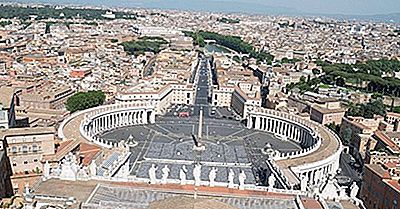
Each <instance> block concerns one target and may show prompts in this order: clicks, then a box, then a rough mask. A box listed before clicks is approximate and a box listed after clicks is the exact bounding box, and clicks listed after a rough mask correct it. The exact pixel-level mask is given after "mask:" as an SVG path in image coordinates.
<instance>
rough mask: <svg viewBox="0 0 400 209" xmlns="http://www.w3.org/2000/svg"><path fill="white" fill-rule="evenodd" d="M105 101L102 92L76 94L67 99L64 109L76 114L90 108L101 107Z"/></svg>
mask: <svg viewBox="0 0 400 209" xmlns="http://www.w3.org/2000/svg"><path fill="white" fill-rule="evenodd" d="M105 99H106V96H105V94H104V93H103V92H102V91H100V90H99V91H88V92H78V93H76V94H74V95H73V96H71V97H70V98H68V100H67V103H66V107H67V110H68V111H71V112H76V111H79V110H85V109H88V108H91V107H96V106H99V105H102V104H103V103H104V101H105Z"/></svg>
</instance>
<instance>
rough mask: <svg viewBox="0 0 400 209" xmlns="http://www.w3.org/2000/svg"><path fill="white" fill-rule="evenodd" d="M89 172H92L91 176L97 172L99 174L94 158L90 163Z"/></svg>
mask: <svg viewBox="0 0 400 209" xmlns="http://www.w3.org/2000/svg"><path fill="white" fill-rule="evenodd" d="M89 173H90V176H96V174H97V165H96V163H95V162H94V160H92V162H91V163H90V165H89Z"/></svg>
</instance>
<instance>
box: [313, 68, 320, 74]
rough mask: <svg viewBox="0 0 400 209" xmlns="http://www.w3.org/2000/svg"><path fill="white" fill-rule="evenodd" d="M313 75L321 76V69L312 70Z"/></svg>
mask: <svg viewBox="0 0 400 209" xmlns="http://www.w3.org/2000/svg"><path fill="white" fill-rule="evenodd" d="M312 73H313V74H314V75H319V74H321V71H320V70H319V69H317V68H314V69H312Z"/></svg>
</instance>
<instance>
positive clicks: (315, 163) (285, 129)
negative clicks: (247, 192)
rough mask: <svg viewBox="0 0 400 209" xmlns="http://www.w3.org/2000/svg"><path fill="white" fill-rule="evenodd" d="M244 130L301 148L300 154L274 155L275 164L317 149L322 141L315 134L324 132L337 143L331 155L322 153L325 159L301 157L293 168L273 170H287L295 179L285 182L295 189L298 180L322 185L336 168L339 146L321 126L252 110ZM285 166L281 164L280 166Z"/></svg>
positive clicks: (271, 111) (269, 111) (266, 111)
mask: <svg viewBox="0 0 400 209" xmlns="http://www.w3.org/2000/svg"><path fill="white" fill-rule="evenodd" d="M247 128H249V129H257V130H263V131H266V132H269V133H273V134H275V135H278V136H281V137H283V138H286V139H288V140H293V141H295V142H297V143H299V144H300V145H301V147H302V150H301V151H296V152H293V153H280V155H278V156H274V157H273V158H272V159H273V160H274V161H275V160H277V162H280V161H282V162H283V161H287V162H290V160H291V159H294V160H295V159H296V158H299V157H303V156H307V155H309V154H311V153H313V152H315V151H316V150H318V149H319V148H320V146H321V144H322V141H323V140H324V139H323V138H322V137H321V135H320V133H319V131H324V136H326V135H328V136H329V137H331V138H332V139H335V140H337V141H338V145H339V147H338V148H337V149H336V151H335V152H333V153H331V155H329V154H328V153H323V155H324V156H326V157H325V158H324V157H322V158H321V159H318V158H316V159H314V157H313V159H308V158H307V157H305V158H304V160H302V163H299V164H296V165H295V166H293V165H292V166H291V167H287V168H279V167H278V166H277V167H276V169H277V170H279V169H284V170H286V169H289V170H290V171H291V172H292V173H293V174H295V176H297V177H298V179H297V181H292V182H289V184H291V186H299V184H300V180H301V179H302V178H306V179H307V182H308V185H309V186H312V185H318V184H319V183H322V182H324V181H325V180H326V179H327V178H328V177H329V176H330V175H333V174H335V173H336V172H337V170H338V168H339V160H340V153H341V147H342V146H341V143H340V141H339V140H338V138H337V136H336V135H334V133H331V132H330V131H329V130H325V129H326V128H325V127H322V126H318V125H317V124H313V123H312V122H309V121H305V120H303V119H300V118H298V117H295V116H293V115H290V114H287V113H282V112H277V111H273V110H265V109H264V110H260V111H253V112H250V113H249V114H248V118H247ZM278 164H280V163H278ZM285 164H286V163H281V165H285ZM288 164H291V163H288Z"/></svg>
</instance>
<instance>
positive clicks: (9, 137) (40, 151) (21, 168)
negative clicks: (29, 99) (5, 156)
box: [0, 127, 55, 175]
mask: <svg viewBox="0 0 400 209" xmlns="http://www.w3.org/2000/svg"><path fill="white" fill-rule="evenodd" d="M0 137H1V139H3V140H6V141H7V144H8V148H7V149H8V153H9V158H10V162H11V167H12V170H13V173H14V174H22V175H24V174H30V173H39V172H41V171H42V170H43V168H42V162H41V161H42V159H43V156H45V155H51V154H54V150H55V145H54V142H55V141H54V139H55V129H54V128H53V127H47V128H42V127H37V128H13V129H8V130H5V131H2V132H0Z"/></svg>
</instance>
